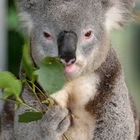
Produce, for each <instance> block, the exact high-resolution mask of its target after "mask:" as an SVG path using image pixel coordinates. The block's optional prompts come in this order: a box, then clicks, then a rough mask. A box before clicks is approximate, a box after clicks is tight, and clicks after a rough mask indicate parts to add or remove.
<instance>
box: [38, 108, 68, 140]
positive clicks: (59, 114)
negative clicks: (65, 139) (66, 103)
mask: <svg viewBox="0 0 140 140" xmlns="http://www.w3.org/2000/svg"><path fill="white" fill-rule="evenodd" d="M69 125H70V119H69V116H68V110H67V109H64V108H61V107H60V106H55V107H53V108H50V109H49V110H48V111H47V112H46V114H45V115H44V117H43V118H42V120H41V122H40V128H41V131H42V135H43V136H44V137H45V140H62V136H63V134H64V132H65V131H67V129H68V127H69Z"/></svg>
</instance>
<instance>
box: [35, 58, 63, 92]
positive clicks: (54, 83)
mask: <svg viewBox="0 0 140 140" xmlns="http://www.w3.org/2000/svg"><path fill="white" fill-rule="evenodd" d="M35 74H36V75H37V77H38V78H37V79H38V82H39V84H40V85H41V86H42V88H43V89H44V90H45V91H47V93H48V94H52V93H54V92H56V91H58V90H60V89H61V88H62V86H63V85H64V82H65V76H64V67H63V65H62V64H61V63H60V62H59V60H58V59H57V58H55V57H46V58H44V59H43V61H42V63H41V64H40V66H39V70H37V71H35Z"/></svg>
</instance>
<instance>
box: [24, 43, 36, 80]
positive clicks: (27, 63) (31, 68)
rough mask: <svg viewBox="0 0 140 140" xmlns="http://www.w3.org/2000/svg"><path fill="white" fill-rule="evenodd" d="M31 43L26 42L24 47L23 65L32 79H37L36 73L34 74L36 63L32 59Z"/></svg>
mask: <svg viewBox="0 0 140 140" xmlns="http://www.w3.org/2000/svg"><path fill="white" fill-rule="evenodd" d="M28 44H29V43H25V45H24V47H23V56H22V67H23V69H24V71H25V74H26V76H27V77H28V78H29V79H30V80H33V81H34V80H35V75H34V70H35V67H34V64H33V62H32V59H31V57H30V50H29V45H28Z"/></svg>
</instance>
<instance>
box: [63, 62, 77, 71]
mask: <svg viewBox="0 0 140 140" xmlns="http://www.w3.org/2000/svg"><path fill="white" fill-rule="evenodd" d="M77 68H78V67H77V66H76V64H70V65H65V72H66V73H73V72H75V71H77Z"/></svg>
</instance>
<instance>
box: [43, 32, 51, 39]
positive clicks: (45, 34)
mask: <svg viewBox="0 0 140 140" xmlns="http://www.w3.org/2000/svg"><path fill="white" fill-rule="evenodd" d="M43 35H44V37H45V38H46V39H51V38H52V37H51V35H50V34H49V33H48V32H43Z"/></svg>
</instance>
